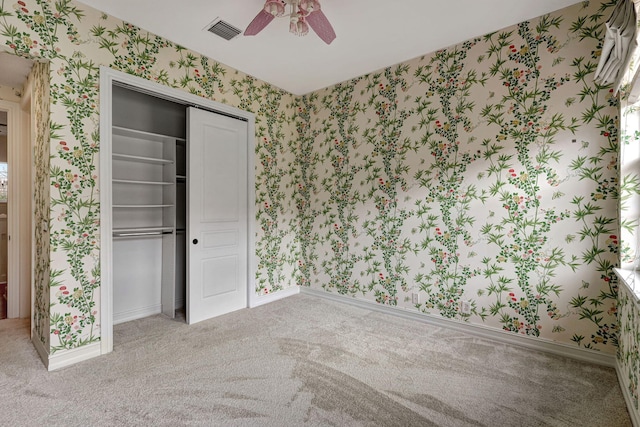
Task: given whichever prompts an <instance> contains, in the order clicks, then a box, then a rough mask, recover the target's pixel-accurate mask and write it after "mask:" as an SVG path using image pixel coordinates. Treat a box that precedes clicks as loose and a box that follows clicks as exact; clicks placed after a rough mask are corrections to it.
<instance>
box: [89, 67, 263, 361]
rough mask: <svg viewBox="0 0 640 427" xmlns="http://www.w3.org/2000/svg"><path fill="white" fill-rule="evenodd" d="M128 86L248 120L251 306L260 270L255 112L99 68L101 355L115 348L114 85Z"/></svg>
mask: <svg viewBox="0 0 640 427" xmlns="http://www.w3.org/2000/svg"><path fill="white" fill-rule="evenodd" d="M114 83H115V84H120V85H123V86H128V87H130V88H132V89H133V90H137V91H139V92H142V93H145V94H147V95H152V96H155V97H157V98H161V99H166V100H170V101H174V102H177V103H180V104H184V105H185V106H187V105H191V106H195V107H198V108H202V109H205V110H208V111H212V112H214V113H219V114H223V115H227V116H232V117H237V118H239V119H242V120H246V121H247V125H248V132H247V153H248V155H247V187H248V188H247V198H248V200H247V206H248V214H247V238H248V242H247V260H248V266H247V272H246V274H247V301H246V307H249V306H250V300H251V294H252V290H253V289H255V277H256V271H257V260H256V255H255V253H256V250H255V247H256V242H255V240H256V238H255V236H256V232H255V221H253V219H254V218H255V213H256V212H255V211H256V207H255V205H256V203H255V200H256V195H255V156H254V155H253V154H254V153H255V115H254V114H253V113H250V112H248V111H243V110H240V109H238V108H235V107H232V106H229V105H225V104H222V103H220V102H216V101H211V100H208V99H206V98H202V97H200V96H197V95H193V94H191V93H188V92H185V91H182V90H179V89H174V88H171V87H168V86H163V85H161V84H159V83H156V82H153V81H149V80H145V79H143V78H140V77H136V76H132V75H130V74H126V73H123V72H120V71H116V70H113V69H111V68H109V67H105V66H101V67H100V169H99V177H100V178H99V187H100V206H101V210H100V236H101V239H100V240H101V248H100V272H101V273H100V275H101V285H100V323H101V346H100V352H101V354H107V353H109V352H111V351H113V274H112V271H113V258H112V253H113V234H112V229H113V221H112V215H111V209H109V207H110V206H111V205H112V194H111V187H112V170H111V153H112V141H111V137H112V135H111V128H112V125H113V120H112V112H113V110H112V96H113V91H112V89H113V85H114Z"/></svg>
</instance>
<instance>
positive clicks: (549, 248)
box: [291, 2, 619, 353]
mask: <svg viewBox="0 0 640 427" xmlns="http://www.w3.org/2000/svg"><path fill="white" fill-rule="evenodd" d="M613 3H614V2H608V3H600V2H582V3H580V4H577V5H575V6H573V7H570V8H567V9H564V10H562V11H559V12H556V13H553V14H550V15H547V16H543V17H540V18H538V19H534V20H532V21H529V22H523V23H520V24H518V25H516V26H513V27H511V28H507V29H504V30H501V31H498V32H496V33H493V34H488V35H485V36H483V37H478V38H476V39H473V40H468V41H466V42H464V43H460V44H458V45H455V46H451V47H449V48H446V49H443V50H440V51H437V52H434V53H432V54H429V55H426V56H424V57H421V58H417V59H415V60H412V61H409V62H406V63H403V64H399V65H396V66H392V67H389V68H386V69H384V70H380V71H378V72H375V73H372V74H369V75H366V76H362V77H359V78H356V79H353V80H351V81H348V82H343V83H341V84H338V85H336V86H333V87H330V88H327V89H324V90H322V91H318V92H316V93H313V94H310V95H308V96H305V97H303V100H302V101H301V103H300V105H299V108H298V118H297V122H298V123H299V124H300V125H299V136H298V145H299V148H300V150H299V152H298V156H299V159H300V160H299V161H300V162H301V165H300V166H299V167H298V168H297V170H298V171H299V174H298V179H299V181H298V182H297V185H298V186H299V187H298V188H299V189H300V190H299V191H298V192H297V194H296V195H297V196H298V197H294V198H293V199H292V202H291V205H292V208H294V207H295V209H298V211H299V214H298V217H299V221H300V223H299V229H300V230H301V231H300V232H301V235H302V236H305V237H304V240H305V241H306V244H307V245H308V246H309V247H310V248H313V249H314V250H313V251H309V253H310V254H313V256H309V255H306V256H305V253H304V252H303V253H301V256H302V258H301V259H300V260H299V265H300V266H301V269H300V278H299V283H300V284H302V285H306V284H307V283H308V282H309V280H310V285H309V286H311V287H313V288H318V289H324V290H326V291H328V292H337V293H339V294H343V295H350V296H353V297H356V298H362V299H366V300H372V301H376V302H378V303H380V304H386V305H390V306H395V307H400V308H404V309H408V310H417V311H419V312H422V313H425V314H430V315H435V316H440V317H444V318H450V319H457V320H459V321H462V322H468V323H474V324H481V325H486V326H490V327H494V328H499V329H501V330H505V331H509V332H512V333H515V334H522V335H528V336H532V337H540V338H543V339H546V340H552V341H556V342H562V343H568V344H571V345H574V346H579V347H581V348H589V349H594V350H601V351H604V352H607V353H613V352H615V345H616V342H617V329H618V326H617V322H616V317H615V315H616V295H617V285H616V281H615V275H614V273H613V267H614V266H616V264H617V260H618V246H619V239H618V234H619V232H618V214H617V207H618V201H619V183H618V176H619V172H618V143H619V135H618V127H619V118H618V104H617V99H616V98H615V97H614V96H613V94H612V93H611V91H610V88H609V87H602V86H598V85H596V84H594V83H593V79H592V74H593V72H594V70H595V67H596V66H597V63H598V60H599V54H600V48H601V42H600V41H601V40H602V37H603V30H604V27H603V23H604V20H606V18H607V17H608V14H610V9H609V8H610V7H611V6H612V5H613ZM310 139H313V140H314V141H315V143H309V140H310ZM302 171H304V175H303V174H302ZM308 177H314V178H315V179H309V178H308ZM306 192H310V193H311V194H313V195H314V196H313V197H312V198H311V199H309V200H306V199H304V198H303V196H304V195H305V194H306ZM294 203H295V206H294ZM318 213H320V214H319V215H318ZM303 272H310V273H311V278H310V279H309V278H308V274H306V275H305V274H302V273H303ZM414 298H417V302H416V301H415V300H414ZM463 307H468V311H467V310H463V309H462V308H463Z"/></svg>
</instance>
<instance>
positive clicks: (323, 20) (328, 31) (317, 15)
mask: <svg viewBox="0 0 640 427" xmlns="http://www.w3.org/2000/svg"><path fill="white" fill-rule="evenodd" d="M306 20H307V23H308V24H309V26H310V27H311V28H312V29H313V31H315V32H316V34H317V35H318V37H320V38H321V39H322V40H323V41H324V42H325V43H326V44H331V42H332V41H333V40H335V38H336V32H335V31H334V30H333V27H332V26H331V23H329V20H328V19H327V16H326V15H325V14H324V13H322V10H316V11H313V12H311V13H310V14H309V16H307V17H306Z"/></svg>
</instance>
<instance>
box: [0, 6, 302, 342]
mask: <svg viewBox="0 0 640 427" xmlns="http://www.w3.org/2000/svg"><path fill="white" fill-rule="evenodd" d="M0 43H1V44H2V45H3V46H5V48H8V49H9V50H10V51H12V52H13V53H14V54H16V55H20V56H24V57H29V58H33V59H37V60H41V61H43V62H46V65H48V67H47V68H46V69H45V68H44V66H42V67H39V68H38V70H39V71H38V73H39V76H43V75H44V74H43V73H46V74H48V75H47V80H49V78H50V96H51V99H50V103H49V104H48V105H46V107H47V108H49V109H50V113H48V114H49V120H43V121H42V122H41V124H42V128H39V129H38V131H39V135H38V138H39V139H38V150H36V158H35V163H36V170H37V174H36V188H37V191H36V194H35V202H36V212H35V215H36V217H37V221H36V239H37V240H36V246H37V250H38V253H37V262H36V266H35V269H36V271H35V285H36V287H35V291H34V293H35V299H36V305H35V309H34V321H35V325H36V329H37V334H38V336H39V338H40V339H41V341H42V342H43V344H45V345H46V346H47V345H48V349H49V351H50V352H51V353H55V352H58V351H64V350H69V349H73V348H77V347H81V346H83V345H86V344H90V343H93V342H96V341H98V340H99V339H100V335H101V333H100V325H99V318H100V300H99V288H100V268H99V255H100V232H99V230H100V206H99V189H100V177H99V171H98V170H97V165H98V164H99V159H98V155H99V142H100V141H99V128H98V124H99V111H98V109H99V108H98V105H99V84H98V83H99V66H100V65H106V66H109V67H111V68H114V69H117V70H121V71H124V72H127V73H129V74H133V75H136V76H139V77H143V78H145V79H149V80H153V81H157V82H158V83H160V84H164V85H167V86H171V87H174V88H179V89H182V90H185V91H188V92H190V93H193V94H197V95H200V96H203V97H206V98H209V99H213V100H216V101H219V102H223V103H227V104H230V105H234V106H237V107H239V108H242V109H244V110H247V111H251V112H253V113H255V114H256V128H257V132H256V156H257V158H258V159H259V161H258V162H257V163H259V164H258V167H257V171H256V176H257V180H256V181H257V183H256V196H257V202H258V214H257V218H256V222H257V223H258V224H259V225H260V226H259V227H257V228H258V229H259V232H258V236H257V241H258V245H257V246H258V248H257V255H258V258H259V259H260V265H259V269H258V277H257V283H258V285H257V288H258V289H257V291H259V292H261V293H270V292H274V291H277V290H279V289H283V288H284V287H289V286H293V285H295V281H294V280H295V279H294V276H295V268H296V266H295V261H293V259H292V257H291V256H290V255H289V252H288V251H291V252H295V251H296V248H295V245H297V243H296V238H295V234H294V233H295V230H293V229H291V228H290V226H289V222H290V221H291V220H292V215H293V213H291V212H288V211H287V210H286V207H285V204H284V201H285V198H286V189H287V188H288V186H289V178H288V173H289V170H290V169H291V167H293V165H294V163H295V162H294V160H293V156H292V154H291V153H290V152H289V151H288V138H290V136H291V134H292V133H293V131H294V125H293V117H294V114H295V112H294V104H295V99H294V97H293V96H292V95H291V94H288V93H286V92H284V91H282V90H280V89H277V88H275V87H272V86H271V85H269V84H266V83H264V82H261V81H258V80H256V79H254V78H252V77H250V76H247V75H245V74H243V73H241V72H239V71H235V70H232V69H230V68H228V67H225V66H223V65H221V64H219V63H216V62H214V61H213V60H211V59H209V58H206V57H203V56H201V55H199V54H197V53H195V52H192V51H189V50H187V49H185V48H183V47H181V46H179V45H176V44H174V43H172V42H170V41H167V40H164V39H162V38H160V37H157V36H155V35H153V34H150V33H148V32H146V31H143V30H141V29H140V28H137V27H136V26H134V25H130V24H128V23H125V22H122V21H120V20H117V19H115V18H112V17H109V16H107V15H106V14H104V13H101V12H99V11H96V10H94V9H92V8H89V7H86V6H84V5H81V4H79V3H76V2H74V1H71V0H56V1H51V0H26V1H23V0H19V1H17V2H16V1H13V0H12V1H6V0H0ZM49 67H50V70H51V71H50V73H49V72H48V71H46V70H48V69H49ZM44 89H45V88H44V85H38V90H40V91H44ZM38 99H40V98H38ZM41 99H42V101H43V104H44V103H46V101H45V100H46V98H45V97H42V98H41ZM40 132H42V133H40ZM44 133H46V134H47V135H48V137H46V138H45V137H44ZM47 143H48V145H47V146H46V147H45V146H44V145H43V144H47ZM281 245H287V246H286V249H287V251H285V250H284V248H285V247H283V246H281ZM42 319H45V321H46V324H45V325H43V324H42Z"/></svg>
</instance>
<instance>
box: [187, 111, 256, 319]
mask: <svg viewBox="0 0 640 427" xmlns="http://www.w3.org/2000/svg"><path fill="white" fill-rule="evenodd" d="M187 121H188V126H187V141H188V143H187V152H188V153H187V311H186V317H187V323H189V324H191V323H196V322H200V321H202V320H206V319H209V318H211V317H215V316H219V315H221V314H225V313H229V312H232V311H235V310H239V309H241V308H244V307H246V306H247V272H248V254H247V247H248V243H247V238H248V197H247V196H248V193H247V191H248V189H247V156H248V148H247V145H248V144H247V142H248V141H247V138H248V124H247V122H245V121H242V120H239V119H235V118H231V117H227V116H224V115H220V114H215V113H211V112H207V111H203V110H199V109H196V108H193V107H191V108H189V109H188V110H187Z"/></svg>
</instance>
